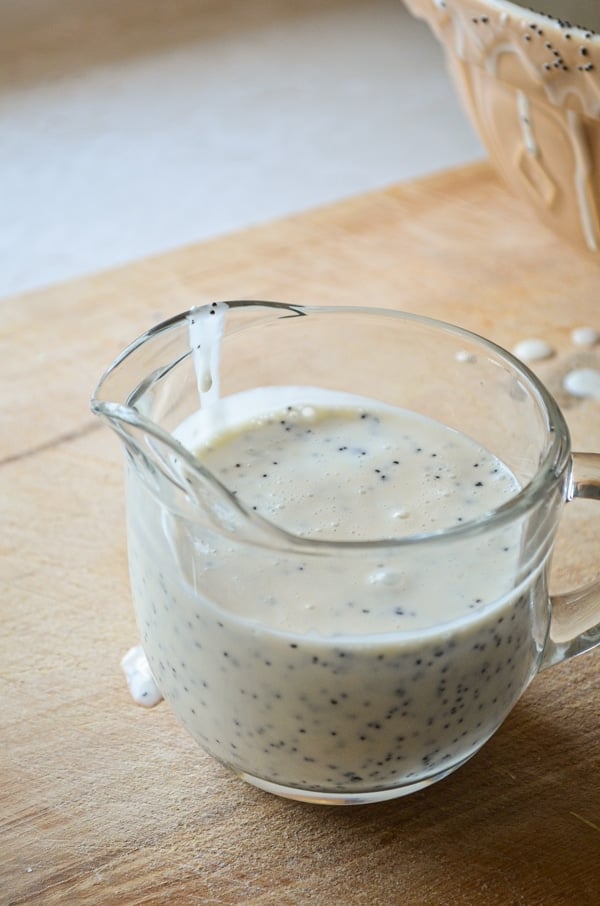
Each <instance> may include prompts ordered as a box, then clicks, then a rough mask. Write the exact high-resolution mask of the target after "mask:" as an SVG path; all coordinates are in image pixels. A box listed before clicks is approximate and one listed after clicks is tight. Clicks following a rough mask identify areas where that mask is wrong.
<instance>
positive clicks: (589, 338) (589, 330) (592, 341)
mask: <svg viewBox="0 0 600 906" xmlns="http://www.w3.org/2000/svg"><path fill="white" fill-rule="evenodd" d="M571 340H572V342H573V343H574V345H575V346H595V345H596V343H598V342H599V341H600V332H599V331H597V330H596V329H595V328H594V327H576V328H575V329H574V330H572V331H571Z"/></svg>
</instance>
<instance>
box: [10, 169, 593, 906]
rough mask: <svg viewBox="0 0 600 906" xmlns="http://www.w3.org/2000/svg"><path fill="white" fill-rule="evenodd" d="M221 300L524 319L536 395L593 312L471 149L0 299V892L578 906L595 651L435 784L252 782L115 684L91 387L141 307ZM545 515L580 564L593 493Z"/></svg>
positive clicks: (566, 581)
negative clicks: (261, 785) (395, 179)
mask: <svg viewBox="0 0 600 906" xmlns="http://www.w3.org/2000/svg"><path fill="white" fill-rule="evenodd" d="M244 297H245V298H268V299H281V300H285V301H289V302H296V303H308V304H310V303H315V304H319V303H327V304H329V303H332V304H337V303H346V304H368V305H379V306H389V307H398V308H404V309H408V310H410V311H415V312H421V313H425V314H428V315H433V316H437V317H441V318H444V319H446V320H451V321H454V322H457V323H459V324H461V325H463V326H465V327H468V328H472V329H474V330H476V331H479V332H482V333H484V334H486V335H487V336H489V337H490V338H492V339H494V340H496V341H498V342H500V343H501V344H503V345H505V346H509V347H510V346H512V345H513V344H514V343H515V342H516V341H517V340H520V339H525V338H528V337H531V336H539V337H542V338H543V339H546V340H547V341H548V342H549V343H550V344H551V345H552V346H553V347H554V348H555V349H556V351H557V355H556V356H555V357H554V358H553V359H552V360H550V361H549V362H548V363H546V364H545V365H544V367H543V368H540V369H539V370H540V374H541V375H542V377H543V378H544V379H545V380H547V382H548V383H549V385H550V386H553V387H554V388H555V389H557V390H558V389H559V388H560V377H561V374H562V373H563V372H564V371H565V370H566V369H567V368H568V367H569V366H570V365H571V364H572V363H573V362H574V361H576V360H577V353H576V350H575V347H574V346H573V344H572V342H571V339H570V332H571V330H572V328H574V327H577V326H581V325H586V324H589V325H591V326H595V327H597V328H600V303H599V298H600V261H599V260H598V259H593V258H588V257H586V256H584V254H582V253H579V252H577V251H574V250H572V249H570V248H568V247H566V246H564V245H562V244H560V243H559V242H558V241H557V240H556V239H554V238H553V237H552V236H551V235H550V234H549V233H548V232H546V230H545V229H544V228H543V227H541V226H539V225H538V224H537V223H536V222H535V221H533V220H532V219H531V216H530V215H529V213H528V211H527V210H526V209H525V208H524V207H523V206H522V205H521V204H520V203H519V202H518V201H515V200H514V199H512V198H511V197H510V196H509V195H508V194H506V192H505V190H504V189H503V188H502V187H501V186H500V185H499V184H498V183H497V182H496V180H495V178H494V177H493V176H492V174H491V172H490V170H489V169H488V167H487V165H476V166H470V167H466V168H463V169H459V170H455V171H452V172H448V173H443V174H440V175H436V176H433V177H431V178H428V179H425V180H421V181H418V182H413V183H408V184H405V185H401V186H395V187H392V188H390V189H388V190H387V191H381V192H376V193H373V194H370V195H366V196H363V197H359V198H355V199H351V200H349V201H345V202H342V203H341V204H337V205H334V206H332V207H328V208H325V209H323V210H318V211H313V212H309V213H306V214H302V215H300V216H296V217H292V218H289V219H286V220H283V221H280V222H277V223H273V224H269V225H267V226H261V227H258V228H255V229H252V230H248V231H246V232H243V233H240V234H237V235H233V236H228V237H226V238H223V239H218V240H216V241H212V242H208V243H204V244H202V245H198V246H191V247H189V248H184V249H180V250H177V251H174V252H171V253H169V254H166V255H162V256H160V257H157V258H153V259H151V260H148V261H143V262H140V263H135V264H132V265H129V266H126V267H124V268H121V269H119V270H116V271H113V272H110V273H107V274H101V275H99V276H95V277H90V278H87V279H84V280H80V281H78V282H75V283H70V284H68V285H66V286H59V287H56V288H52V289H48V290H46V291H42V292H36V293H34V294H31V295H29V296H27V297H24V298H19V299H8V300H4V301H2V302H0V345H1V350H0V362H1V363H2V374H3V380H2V391H1V393H2V432H1V436H0V460H1V462H0V501H1V503H0V505H1V507H2V529H1V531H2V540H1V545H2V554H3V556H2V559H1V561H0V581H1V595H0V613H1V616H2V624H1V628H2V632H1V636H0V684H1V690H2V707H1V710H0V724H1V736H0V740H1V746H0V789H1V798H0V803H1V804H0V824H1V826H0V841H1V842H0V902H1V903H10V904H13V906H16V904H24V903H27V904H30V903H31V904H55V903H61V904H62V903H66V904H70V906H71V904H94V906H100V904H130V903H131V904H142V903H143V904H163V903H173V904H178V906H185V904H211V906H213V904H214V906H225V904H228V906H229V904H252V906H259V904H260V906H267V904H270V906H288V904H289V906H292V904H293V906H296V904H319V906H321V904H322V906H331V904H344V906H346V904H348V906H351V904H365V906H366V904H369V906H371V904H408V906H411V904H418V906H421V904H425V906H426V904H431V906H440V904H444V906H453V904H482V906H494V904H498V906H500V904H501V906H506V904H526V906H532V904H543V906H550V904H561V906H564V904H571V903H572V904H577V906H585V904H594V906H595V904H597V903H598V902H600V786H599V776H600V721H599V718H600V707H599V698H598V693H599V691H600V682H599V673H600V659H599V654H598V652H595V653H591V654H587V655H585V656H583V657H581V658H578V659H576V660H574V661H571V662H570V663H567V664H564V665H561V666H558V667H555V668H552V669H551V670H549V671H546V672H544V673H543V674H541V675H540V676H539V677H538V678H537V679H536V680H535V681H534V683H533V684H532V686H531V687H530V689H529V690H528V691H527V693H526V694H525V696H524V697H523V699H522V701H521V702H520V703H519V705H518V706H517V707H516V708H515V710H514V712H513V714H512V715H511V716H510V717H509V719H508V720H507V721H506V723H505V724H504V726H503V727H502V728H501V730H500V731H499V732H498V734H497V735H496V737H495V738H494V739H493V740H492V741H491V742H490V743H489V744H488V745H487V746H486V747H485V748H484V750H483V751H482V752H481V753H480V754H479V755H478V756H477V757H476V758H475V759H473V760H472V761H471V762H470V763H469V764H468V765H466V766H465V767H463V768H462V769H461V770H460V771H459V772H457V773H456V774H454V775H453V776H452V777H450V778H449V779H447V780H445V781H443V782H442V783H440V784H437V785H436V786H434V787H432V788H431V789H430V790H427V791H425V792H422V793H418V794H415V795H413V796H411V797H409V798H407V799H399V800H396V801H395V802H389V803H386V804H382V805H376V806H361V807H356V808H351V809H333V808H330V809H328V808H324V807H318V806H306V805H300V804H296V803H293V802H288V801H284V800H279V799H277V798H275V797H272V796H269V795H267V794H264V793H262V792H259V791H258V790H255V789H253V788H252V787H249V786H247V785H245V784H244V783H242V782H241V781H239V780H237V779H236V778H235V777H233V776H231V775H230V774H229V773H228V772H227V771H226V770H225V769H224V768H222V767H220V766H219V765H218V764H217V763H215V762H214V761H213V760H212V759H211V758H210V757H209V756H208V755H205V754H204V753H203V752H202V751H201V750H200V749H199V748H198V747H197V746H196V745H195V744H194V743H193V742H192V741H191V740H190V739H189V738H188V737H187V735H186V734H185V732H184V731H183V730H181V729H180V728H179V727H178V725H177V724H176V722H175V720H174V719H173V717H172V716H171V714H170V712H169V710H168V708H167V706H166V705H164V704H163V705H161V706H159V707H158V708H156V709H154V710H151V711H145V710H141V709H139V708H137V707H135V706H134V705H133V704H132V703H131V701H130V699H129V696H128V693H127V690H126V687H125V682H124V679H123V677H122V675H121V672H120V668H119V660H120V657H121V656H122V654H123V653H124V651H125V650H126V649H127V648H128V647H129V646H130V645H132V644H134V643H135V642H136V640H137V636H136V629H135V626H134V621H133V616H132V609H131V606H130V601H129V591H128V578H127V563H126V553H125V538H124V512H123V493H122V475H121V456H120V450H119V448H118V444H117V441H116V440H115V439H114V438H113V436H112V435H110V433H109V432H108V431H107V430H106V429H105V428H103V427H102V426H101V425H100V424H99V423H97V422H96V421H95V420H94V419H93V418H92V416H91V415H90V414H89V412H88V398H89V396H90V393H91V391H92V389H93V387H94V386H95V383H96V381H97V379H98V377H99V375H100V373H101V371H102V370H103V369H104V367H105V366H107V365H108V364H109V363H110V362H111V361H112V359H113V358H114V357H115V355H116V354H117V353H118V352H119V351H120V350H121V349H122V348H123V347H124V346H125V345H126V344H127V343H128V342H129V341H130V340H132V339H133V338H134V337H135V336H137V335H138V334H139V333H141V332H142V331H144V330H145V329H146V328H147V327H149V326H150V325H152V324H153V323H155V322H156V321H158V320H159V319H162V318H164V317H166V316H169V315H172V314H174V313H176V312H178V311H180V310H182V309H184V308H187V307H188V306H189V305H191V304H198V303H202V302H207V301H212V300H214V299H231V298H244ZM599 356H600V353H598V352H595V353H593V354H590V355H589V356H588V359H589V360H590V361H593V363H595V364H598V361H599ZM574 357H575V358H574ZM562 402H563V405H564V407H565V412H566V414H567V417H568V419H569V422H570V425H571V429H572V432H573V437H574V445H575V447H577V448H581V449H595V450H600V404H599V403H598V402H592V401H584V402H576V401H574V400H569V399H568V398H566V399H565V398H562ZM567 511H568V512H567V513H566V514H565V525H566V529H565V530H564V531H563V533H562V538H561V545H560V551H559V554H558V555H557V563H556V573H555V578H556V582H557V583H558V584H562V585H565V586H569V585H574V584H578V583H579V582H580V580H581V579H582V577H586V576H587V577H588V578H591V577H592V576H593V575H594V572H597V569H598V537H599V530H598V526H599V524H600V523H599V521H598V520H599V519H600V507H598V506H596V507H595V508H594V505H593V504H591V505H590V504H583V503H582V504H573V505H571V506H569V507H568V508H567Z"/></svg>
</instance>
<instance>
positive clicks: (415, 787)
mask: <svg viewBox="0 0 600 906" xmlns="http://www.w3.org/2000/svg"><path fill="white" fill-rule="evenodd" d="M475 754H476V752H472V753H470V754H469V755H468V756H467V757H466V758H464V759H463V760H462V761H459V762H458V763H457V764H454V765H452V767H450V768H447V769H446V770H444V771H440V772H439V773H437V774H433V775H432V776H430V777H425V778H424V779H422V780H417V781H414V782H410V783H403V784H401V785H398V786H395V787H390V788H389V789H385V790H373V791H369V790H361V791H357V792H356V793H353V792H351V791H348V792H346V793H333V792H331V793H330V792H327V791H323V790H318V791H313V790H304V789H296V788H295V787H290V786H283V785H282V784H279V783H273V782H272V781H270V780H264V779H263V778H262V777H254V776H253V775H252V774H247V773H245V772H243V771H238V772H236V773H237V775H238V777H240V778H241V779H242V780H245V781H246V783H250V784H251V785H252V786H256V787H258V788H259V789H261V790H264V792H266V793H273V794H274V795H275V796H280V797H282V798H284V799H294V800H295V801H296V802H306V803H308V804H310V805H370V804H372V803H376V802H386V801H387V800H389V799H400V798H401V797H403V796H409V795H410V794H411V793H418V792H419V790H425V789H427V788H428V787H430V786H432V785H433V784H434V783H437V782H438V781H440V780H443V779H444V778H445V777H448V776H449V775H450V774H453V773H454V772H455V771H456V770H458V768H460V767H462V765H463V764H466V762H467V761H469V760H470V759H471V758H472V757H473V755H475Z"/></svg>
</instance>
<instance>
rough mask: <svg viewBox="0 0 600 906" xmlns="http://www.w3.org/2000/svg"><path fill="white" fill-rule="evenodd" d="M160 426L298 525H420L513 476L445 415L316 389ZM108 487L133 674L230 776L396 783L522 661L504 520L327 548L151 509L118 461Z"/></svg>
mask: <svg viewBox="0 0 600 906" xmlns="http://www.w3.org/2000/svg"><path fill="white" fill-rule="evenodd" d="M203 386H204V385H203ZM204 392H205V391H204V390H202V393H204ZM289 407H290V408H289ZM363 416H364V417H363ZM287 428H289V430H286V429H287ZM175 434H176V436H177V438H178V439H179V440H181V441H182V442H183V443H185V444H186V445H187V446H189V448H190V449H192V450H195V451H197V455H198V457H199V459H200V460H201V461H202V462H203V464H204V465H205V466H206V467H207V468H209V470H211V471H214V472H215V473H216V474H217V476H218V477H219V479H220V480H221V481H222V483H223V484H224V485H225V486H226V487H227V488H228V489H229V490H230V491H231V492H232V493H233V492H235V493H236V496H237V498H238V499H239V500H240V501H241V503H242V504H243V506H244V507H245V508H246V509H247V510H248V512H249V513H251V514H253V513H256V514H259V515H262V516H264V517H265V518H266V519H268V520H270V521H271V522H273V523H275V524H276V525H278V526H280V527H282V528H284V529H286V530H288V531H292V532H294V533H296V534H298V535H300V536H302V537H303V538H304V539H309V540H310V539H313V540H315V539H317V540H331V539H333V540H363V541H364V540H376V539H382V538H398V537H400V536H404V537H406V536H414V535H415V534H417V535H418V534H421V533H424V532H425V533H427V532H432V531H433V532H436V531H437V532H439V531H443V530H445V529H450V528H452V527H453V526H458V525H460V524H461V522H463V521H464V522H465V523H466V522H472V521H473V520H477V519H478V518H481V517H482V516H483V515H485V514H486V513H489V512H490V511H491V510H494V509H496V508H497V507H499V506H501V505H502V504H503V503H506V502H507V500H509V499H510V498H511V497H512V496H514V494H515V493H516V492H517V491H518V487H517V484H516V481H515V479H514V477H513V475H512V474H511V472H510V471H509V470H508V469H507V468H506V466H505V465H503V464H502V463H501V462H500V461H499V460H498V459H497V458H495V457H494V456H493V454H491V453H489V452H488V451H486V450H484V449H482V448H481V447H480V446H479V445H477V444H476V443H475V442H474V441H472V440H470V439H469V438H466V437H464V436H463V435H461V434H459V433H457V432H456V431H453V430H451V429H450V428H448V427H446V426H444V425H441V424H439V423H436V422H433V421H431V420H430V419H427V418H424V417H423V416H421V415H419V414H415V413H411V412H406V411H403V410H396V409H393V408H392V407H388V406H383V405H382V404H380V403H377V402H375V401H372V400H365V399H363V398H360V397H354V396H351V395H348V394H332V393H331V392H328V391H326V390H322V389H316V388H297V387H281V388H259V389H257V390H253V391H249V392H247V393H243V394H239V395H238V396H235V397H228V398H225V399H221V400H216V399H213V402H212V404H211V406H210V407H209V408H208V409H206V410H204V411H203V410H200V411H199V412H198V413H197V414H196V415H194V416H193V417H192V418H190V419H188V420H187V421H186V422H185V423H184V424H183V425H181V426H180V428H179V429H178V430H177V431H176V432H175ZM342 447H345V448H346V449H340V448H342ZM238 464H239V467H238ZM265 476H266V477H265ZM382 476H385V477H382ZM129 495H130V500H129V511H130V525H129V543H130V564H131V577H132V587H133V592H134V601H135V606H136V612H137V618H138V623H139V626H140V630H141V633H142V642H143V645H144V649H145V650H146V652H147V655H148V659H149V662H150V665H151V669H152V672H153V674H154V675H155V677H156V681H157V683H158V685H159V686H160V688H161V690H162V692H163V693H164V695H165V697H166V699H167V700H168V701H169V703H170V705H171V707H172V708H173V710H174V711H175V713H176V714H177V716H178V717H179V719H180V720H181V721H182V722H183V724H184V725H185V726H186V727H188V729H189V730H190V732H191V733H192V734H193V735H194V736H195V738H196V739H198V741H200V742H201V743H202V744H203V745H204V746H205V747H206V748H207V749H208V750H209V751H210V752H212V753H213V754H214V755H216V756H217V757H218V758H220V759H221V760H222V761H224V762H225V763H228V764H231V765H232V766H233V767H234V768H235V769H236V770H238V771H241V772H244V773H246V774H248V775H251V776H253V777H258V778H259V779H262V780H266V781H269V782H273V783H276V784H281V785H284V786H289V787H293V788H297V789H308V790H322V791H329V792H333V793H339V792H343V791H348V790H349V789H351V790H356V791H360V790H367V789H368V790H372V789H386V788H389V787H390V786H393V785H397V784H401V783H411V782H418V780H419V779H420V778H422V777H424V776H428V775H430V774H432V773H436V772H437V773H439V772H440V771H442V770H445V769H450V768H451V767H452V766H454V765H456V764H458V763H460V762H461V761H462V760H464V758H466V757H468V756H469V755H470V754H472V753H473V752H474V751H476V749H477V748H479V746H480V745H481V744H482V743H483V742H484V741H485V740H486V739H487V738H488V737H489V736H490V735H491V733H492V732H493V731H494V730H495V729H496V727H497V726H498V724H499V723H500V722H501V721H502V719H503V718H504V716H505V715H506V714H507V713H508V710H509V709H510V707H511V706H512V704H513V703H514V701H516V699H517V698H518V696H519V694H520V692H521V691H522V689H523V687H524V686H525V685H526V684H527V682H528V680H529V678H530V676H531V675H532V673H533V670H534V665H535V659H536V657H537V652H538V650H539V647H540V642H539V640H537V639H535V638H534V637H533V635H532V619H531V608H532V607H534V606H538V604H539V603H540V602H541V605H542V606H543V603H544V596H543V588H542V587H541V586H540V588H539V591H538V585H539V583H540V582H541V581H542V580H541V579H540V578H539V572H537V571H535V572H534V574H533V575H528V576H527V578H526V579H525V580H524V582H523V583H522V584H521V585H520V586H519V580H518V579H517V573H518V570H519V558H520V553H521V537H520V529H519V527H518V525H517V527H516V528H515V527H510V526H509V527H503V528H502V527H500V528H496V529H495V530H494V531H489V532H486V533H481V534H480V535H475V536H473V537H471V538H470V539H469V541H468V543H466V542H465V541H464V540H463V541H462V542H460V541H459V540H458V541H454V542H452V541H451V540H449V539H447V538H444V543H443V544H440V545H437V546H435V547H431V546H428V545H426V544H422V543H419V544H416V545H409V546H408V547H401V546H400V547H398V546H392V547H391V548H386V547H385V545H384V546H379V547H376V548H375V549H373V550H372V551H365V550H355V551H354V552H353V553H346V554H340V555H339V556H334V555H332V554H331V553H329V554H328V555H325V554H324V552H323V551H320V552H319V551H311V550H302V549H297V548H296V547H295V546H294V545H293V544H289V543H284V542H283V540H282V541H281V542H280V543H279V545H275V547H274V548H272V549H269V548H268V547H264V546H261V545H258V546H252V545H249V544H248V543H247V541H246V540H245V538H246V537H247V534H245V535H244V537H241V536H240V537H239V539H238V538H236V535H235V532H233V533H232V532H223V533H220V532H219V531H218V528H215V527H214V526H212V525H211V524H209V523H207V524H203V523H202V524H198V525H195V524H193V523H192V522H186V521H182V520H177V519H176V518H175V517H170V518H169V519H168V520H164V519H163V513H164V506H161V505H160V503H159V502H157V501H155V500H154V499H153V498H152V496H151V495H149V494H148V493H147V492H146V490H145V488H144V487H143V485H142V483H141V482H140V481H138V480H137V478H136V476H135V474H134V473H133V472H132V473H131V475H130V482H129ZM254 507H256V510H254ZM165 533H168V534H169V537H168V538H167V537H165Z"/></svg>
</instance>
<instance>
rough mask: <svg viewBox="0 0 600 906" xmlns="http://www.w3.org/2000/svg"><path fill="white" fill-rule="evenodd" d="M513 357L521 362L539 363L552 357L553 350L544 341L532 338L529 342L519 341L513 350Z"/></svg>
mask: <svg viewBox="0 0 600 906" xmlns="http://www.w3.org/2000/svg"><path fill="white" fill-rule="evenodd" d="M513 355H516V357H517V358H518V359H521V361H523V362H540V361H542V359H549V358H550V356H553V355H554V349H553V348H552V346H550V344H549V343H547V342H546V341H545V340H539V339H537V337H533V338H531V339H530V340H521V342H520V343H517V345H516V346H515V347H514V349H513Z"/></svg>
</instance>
